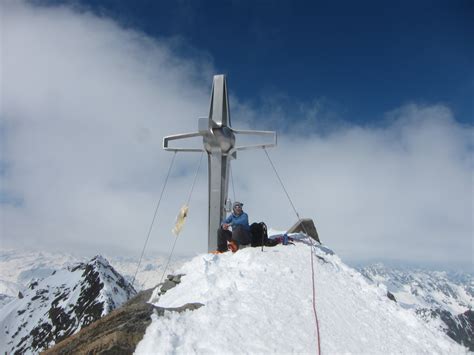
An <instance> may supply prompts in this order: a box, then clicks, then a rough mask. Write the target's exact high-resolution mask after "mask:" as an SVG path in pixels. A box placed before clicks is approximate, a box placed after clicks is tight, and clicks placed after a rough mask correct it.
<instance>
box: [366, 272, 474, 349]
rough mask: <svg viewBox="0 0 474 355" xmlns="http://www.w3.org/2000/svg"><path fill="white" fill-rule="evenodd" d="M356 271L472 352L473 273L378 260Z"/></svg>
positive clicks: (473, 342)
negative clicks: (402, 266) (388, 264)
mask: <svg viewBox="0 0 474 355" xmlns="http://www.w3.org/2000/svg"><path fill="white" fill-rule="evenodd" d="M359 271H360V272H361V273H362V274H363V275H364V276H365V277H366V278H367V279H368V280H370V281H371V282H373V283H375V284H383V285H385V286H386V287H387V289H388V291H389V292H390V293H391V294H392V295H393V296H394V298H395V300H396V301H397V303H398V304H400V306H402V307H403V308H407V309H412V310H413V311H415V312H416V314H418V315H419V316H420V317H421V318H422V319H423V320H424V321H426V322H428V323H431V324H434V325H435V326H437V327H438V328H440V329H442V330H443V331H444V332H445V333H447V334H448V335H449V336H450V337H451V338H452V339H454V340H455V341H457V342H458V343H460V344H462V345H464V346H466V347H468V348H469V349H470V350H471V351H474V310H473V307H474V277H473V275H472V274H469V273H462V272H440V271H429V270H422V269H396V268H389V267H386V266H385V265H383V264H380V263H378V264H373V265H370V266H366V267H362V268H360V269H359Z"/></svg>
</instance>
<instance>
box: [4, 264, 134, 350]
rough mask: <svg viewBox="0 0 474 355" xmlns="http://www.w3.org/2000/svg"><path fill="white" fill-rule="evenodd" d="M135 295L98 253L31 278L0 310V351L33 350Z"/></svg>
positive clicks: (105, 312)
mask: <svg viewBox="0 0 474 355" xmlns="http://www.w3.org/2000/svg"><path fill="white" fill-rule="evenodd" d="M135 294H136V292H135V290H134V289H133V287H132V286H131V285H130V283H129V282H128V281H126V280H125V279H124V278H123V277H122V276H121V275H120V274H118V273H117V272H116V271H115V270H114V268H113V267H112V266H111V265H110V264H109V263H108V261H107V260H106V259H105V258H103V257H102V256H96V257H94V258H93V259H92V260H90V261H89V262H87V263H78V264H75V265H74V266H71V267H68V268H66V269H61V270H58V271H54V272H53V273H52V274H51V275H50V276H48V277H46V278H44V279H41V280H33V281H31V282H30V283H29V285H28V287H27V289H26V290H24V291H23V292H22V293H20V295H19V298H18V299H16V300H13V301H11V302H10V303H8V304H7V305H5V306H4V307H3V308H2V309H0V352H1V353H21V354H23V353H38V352H39V351H41V350H44V349H47V348H49V347H51V346H53V345H54V344H56V343H58V342H60V341H61V340H63V339H65V338H67V337H68V336H69V335H71V334H74V333H77V332H78V331H79V330H80V329H81V328H83V327H85V326H87V325H89V324H91V323H92V322H94V321H96V320H97V319H99V318H101V317H103V316H104V315H106V314H108V313H110V312H111V311H112V310H114V309H115V308H117V307H119V306H120V305H122V304H123V303H124V302H125V301H127V300H128V299H130V298H131V297H132V296H133V295H135Z"/></svg>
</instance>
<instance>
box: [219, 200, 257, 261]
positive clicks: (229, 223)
mask: <svg viewBox="0 0 474 355" xmlns="http://www.w3.org/2000/svg"><path fill="white" fill-rule="evenodd" d="M243 205H244V204H243V203H242V202H237V201H236V202H234V204H233V205H232V213H231V214H230V215H229V216H228V217H227V218H226V219H225V220H224V221H223V222H222V224H221V227H220V228H219V230H218V231H217V250H218V251H219V252H221V253H222V252H225V251H227V250H228V249H229V250H231V251H232V252H233V253H235V252H236V251H237V250H238V249H239V245H245V244H250V227H249V216H248V215H247V213H245V212H244V211H243V210H242V206H243ZM229 227H232V231H230V230H229ZM227 243H229V245H227Z"/></svg>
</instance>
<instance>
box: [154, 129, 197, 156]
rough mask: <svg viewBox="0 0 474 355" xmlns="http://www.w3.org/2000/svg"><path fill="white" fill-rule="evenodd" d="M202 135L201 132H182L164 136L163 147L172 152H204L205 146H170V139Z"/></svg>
mask: <svg viewBox="0 0 474 355" xmlns="http://www.w3.org/2000/svg"><path fill="white" fill-rule="evenodd" d="M202 136H203V134H202V133H201V132H194V133H182V134H174V135H172V136H166V137H164V138H163V149H164V150H169V151H172V152H204V148H170V147H169V146H168V142H169V141H173V140H176V139H184V138H192V137H202Z"/></svg>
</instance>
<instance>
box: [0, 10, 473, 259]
mask: <svg viewBox="0 0 474 355" xmlns="http://www.w3.org/2000/svg"><path fill="white" fill-rule="evenodd" d="M2 7H3V11H2V12H3V15H2V34H1V36H2V51H1V52H2V55H1V71H2V76H1V111H0V119H1V123H0V135H1V136H0V137H1V140H2V143H1V164H0V167H1V168H0V182H1V192H0V197H1V198H0V213H1V244H2V246H4V247H25V246H26V247H38V248H54V249H62V250H67V251H71V250H72V251H75V250H76V251H81V252H88V253H91V254H93V253H99V252H106V251H108V252H116V253H122V254H124V253H126V254H128V256H138V255H139V252H140V250H141V247H142V245H143V242H144V239H145V236H146V232H147V230H148V227H149V224H150V221H151V218H152V216H153V211H154V208H155V204H156V202H157V199H158V196H159V194H160V191H161V188H162V186H163V183H164V180H165V177H166V173H167V169H168V166H169V164H170V161H171V158H172V153H169V152H164V151H163V150H162V149H161V142H162V137H163V136H165V135H169V134H174V133H183V132H189V131H194V130H196V128H197V117H200V116H205V115H207V112H208V102H209V93H210V85H211V81H212V75H213V74H215V73H214V70H213V66H212V62H211V61H210V60H206V59H205V58H207V57H206V56H199V59H195V58H182V57H179V56H178V55H176V54H175V53H173V51H172V49H170V46H169V45H168V44H166V43H164V42H160V41H157V40H155V39H151V38H147V37H146V36H144V35H143V34H141V33H139V32H136V31H132V30H126V29H123V28H121V27H120V26H119V25H117V24H116V23H114V22H113V21H112V20H110V19H104V18H98V17H96V16H94V15H92V14H89V13H87V12H82V13H80V12H77V11H74V10H71V9H70V8H67V7H54V8H51V7H49V8H42V7H37V6H32V5H27V4H24V3H17V2H4V3H2ZM228 80H229V84H230V90H231V93H232V94H233V95H232V96H231V109H232V113H233V117H232V120H233V125H234V127H236V128H256V127H257V126H260V127H261V126H265V128H267V129H272V128H273V129H281V131H279V132H278V133H279V146H278V148H276V149H274V150H269V154H270V156H271V157H272V159H273V161H274V163H275V165H276V167H277V169H278V170H279V173H280V175H281V178H282V179H283V181H284V183H285V186H286V188H287V189H288V192H289V193H290V195H291V197H292V199H293V202H294V204H295V206H296V207H297V209H298V212H299V214H300V215H301V216H307V217H312V218H313V219H314V220H315V222H316V225H317V228H318V231H319V233H320V236H321V239H322V241H323V242H325V243H326V244H328V245H329V246H331V247H333V248H334V249H335V250H336V252H337V253H338V254H339V255H341V257H342V258H344V259H347V260H353V261H362V260H369V259H381V260H384V259H385V260H399V261H406V262H418V263H433V264H444V265H451V266H456V267H457V266H459V267H463V268H472V255H473V240H472V239H473V206H472V203H473V179H472V176H473V175H472V173H473V161H472V151H473V143H472V142H473V140H472V139H473V129H472V126H462V125H460V124H459V123H458V122H456V120H455V117H454V115H453V113H452V112H451V111H450V109H449V108H448V107H446V106H444V105H442V104H432V105H426V104H425V105H419V104H416V103H412V104H407V105H403V106H401V107H400V108H398V109H396V110H394V111H392V112H389V113H387V114H386V116H385V119H384V121H383V122H382V123H381V124H380V125H379V126H377V127H374V126H368V127H361V126H356V125H351V124H350V123H348V122H349V121H347V122H346V123H345V124H343V125H341V124H340V123H341V122H340V121H337V124H333V125H332V127H331V129H329V130H324V133H322V132H321V131H319V130H318V128H319V127H320V125H321V122H323V124H324V125H328V124H329V125H330V123H328V117H330V115H329V116H328V115H323V114H322V112H324V110H322V109H321V102H316V104H315V105H302V106H301V112H300V117H299V118H298V119H297V120H294V121H292V119H291V118H289V117H285V115H284V113H282V112H283V111H284V110H283V111H282V108H281V107H279V106H278V105H277V104H276V103H275V104H273V105H272V104H268V105H265V106H264V107H263V108H255V107H252V106H251V105H250V104H246V103H245V102H240V101H239V98H238V96H239V94H238V93H234V92H232V78H228ZM276 101H277V100H275V102H276ZM269 102H272V101H271V100H269ZM368 104H370V103H368ZM261 117H265V119H264V120H262V119H261ZM255 122H258V123H255ZM283 122H284V124H283ZM289 123H291V124H289ZM273 126H276V127H273ZM198 161H199V154H178V155H177V157H176V163H175V166H174V168H173V171H172V174H171V180H170V183H169V186H168V188H167V190H166V192H165V195H164V197H163V202H162V205H161V207H160V210H159V211H158V220H157V222H156V225H155V227H154V231H153V233H152V236H151V238H150V245H149V250H150V252H151V251H153V250H155V251H164V252H167V251H168V250H169V249H170V246H171V244H172V241H173V239H172V238H173V237H172V234H171V228H172V227H173V222H174V218H175V215H176V214H177V212H178V209H179V207H180V206H181V205H182V204H183V203H184V202H185V201H186V198H187V195H188V193H189V189H190V187H191V183H192V178H193V175H194V172H195V169H196V167H197V164H198ZM232 164H233V167H232V171H233V177H234V179H233V184H234V189H235V193H236V198H237V199H239V200H243V201H244V202H245V206H244V207H245V209H246V210H247V212H248V213H249V215H250V219H251V220H253V221H260V220H263V221H265V222H266V223H267V224H268V225H269V226H271V227H273V228H276V229H285V228H288V227H289V226H291V225H292V224H293V223H294V222H295V220H296V216H295V215H294V212H293V210H292V208H291V205H290V204H289V202H288V201H287V199H286V196H285V194H284V192H283V191H282V189H281V187H280V186H279V183H278V180H277V178H276V177H275V176H274V174H273V171H272V170H271V166H270V165H269V163H268V161H267V160H266V156H265V154H264V152H263V151H260V150H258V151H245V152H241V153H239V155H238V159H237V160H236V161H233V163H232ZM206 179H207V167H206V166H205V164H203V166H202V167H201V170H200V174H199V178H198V181H197V185H196V189H195V191H194V194H193V196H192V200H191V205H190V214H189V219H188V221H187V224H186V226H185V228H184V231H183V233H182V235H181V236H180V240H179V241H178V244H177V250H178V252H179V253H197V252H204V251H206V248H207V214H206V212H207V211H206V206H207V181H206ZM234 189H233V188H232V186H230V188H229V191H230V196H231V197H233V190H234Z"/></svg>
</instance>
